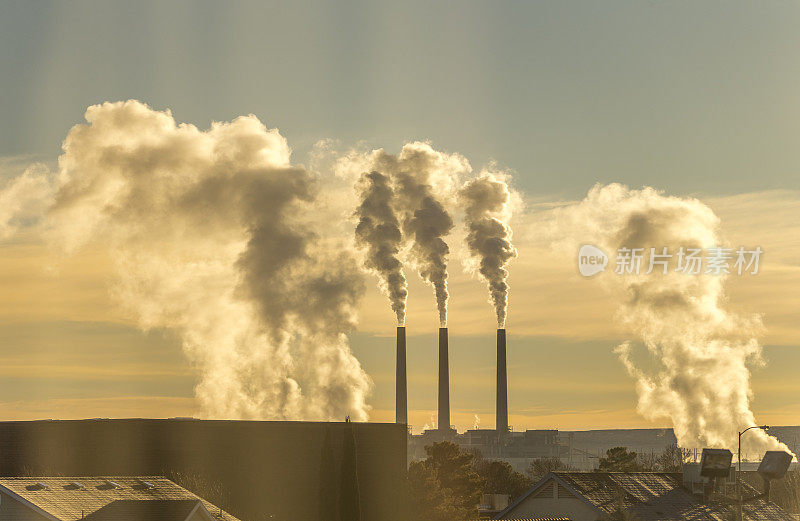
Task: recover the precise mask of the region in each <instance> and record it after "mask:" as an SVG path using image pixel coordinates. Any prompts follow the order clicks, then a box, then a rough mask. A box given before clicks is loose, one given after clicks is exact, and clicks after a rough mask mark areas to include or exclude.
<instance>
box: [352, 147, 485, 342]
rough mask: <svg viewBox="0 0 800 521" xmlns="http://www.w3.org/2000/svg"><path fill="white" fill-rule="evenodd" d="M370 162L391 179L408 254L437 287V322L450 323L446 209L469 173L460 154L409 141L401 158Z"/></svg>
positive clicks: (383, 156) (382, 156)
mask: <svg viewBox="0 0 800 521" xmlns="http://www.w3.org/2000/svg"><path fill="white" fill-rule="evenodd" d="M366 162H367V163H368V164H369V165H370V170H374V171H376V172H381V173H383V174H384V175H389V176H390V178H391V180H392V184H393V188H394V193H395V195H396V197H397V212H398V215H399V220H400V226H401V230H402V232H403V236H404V237H407V238H408V240H409V241H410V242H411V248H410V251H409V256H410V260H411V262H412V264H413V265H414V267H415V268H416V269H417V271H418V272H419V274H420V276H421V277H422V278H423V279H424V280H425V281H426V282H428V283H430V284H431V285H432V286H433V288H434V293H435V295H436V307H437V310H438V312H439V323H440V324H441V326H442V327H444V326H446V325H447V300H448V298H449V294H448V292H447V257H448V255H449V253H450V248H449V247H448V245H447V243H446V242H445V240H444V238H445V237H446V236H447V234H448V233H450V231H451V230H452V229H453V219H452V217H451V216H450V213H449V212H448V211H447V209H446V207H445V205H446V203H447V202H448V200H449V199H450V198H451V194H452V190H453V186H454V184H455V181H456V177H457V176H458V175H459V174H460V173H462V172H467V171H469V170H470V167H469V163H468V162H467V161H466V159H464V158H463V157H461V156H459V155H455V154H453V155H449V154H444V153H442V152H438V151H436V150H434V149H433V148H432V147H431V146H430V145H429V144H427V143H422V142H414V143H407V144H406V145H404V146H403V148H402V150H401V151H400V154H398V155H396V156H395V155H391V154H387V153H386V152H384V151H383V150H376V151H373V152H372V153H371V154H370V155H369V157H368V158H367V159H366Z"/></svg>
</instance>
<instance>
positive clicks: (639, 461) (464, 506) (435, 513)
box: [408, 441, 688, 521]
mask: <svg viewBox="0 0 800 521" xmlns="http://www.w3.org/2000/svg"><path fill="white" fill-rule="evenodd" d="M425 453H426V455H427V457H426V458H425V459H424V460H421V461H414V462H412V463H411V465H410V466H409V468H408V497H409V503H410V516H411V519H418V520H421V521H468V520H473V519H478V505H479V502H480V499H481V495H483V494H507V495H509V496H510V497H511V500H512V501H513V500H515V499H516V498H518V497H519V496H521V495H522V494H524V493H525V492H526V491H527V490H529V489H530V488H531V487H532V486H533V485H535V484H536V483H537V482H538V481H539V480H541V479H542V478H543V477H545V476H546V475H547V474H548V473H550V472H556V471H570V470H573V469H570V468H569V467H568V466H567V465H566V464H564V462H562V461H561V460H560V459H559V458H540V459H534V460H532V461H531V463H530V465H529V466H528V468H527V470H526V472H525V473H521V472H516V471H515V470H514V469H513V467H512V466H511V465H510V464H509V463H508V462H505V461H499V460H490V459H485V458H483V456H482V455H481V454H480V452H470V451H465V450H462V449H461V447H459V446H458V445H457V444H455V443H452V442H448V441H444V442H441V443H434V444H433V445H429V446H427V447H425ZM687 456H688V453H687V452H685V451H683V450H681V449H680V448H678V447H675V446H673V447H667V448H666V449H665V450H664V451H663V452H661V453H657V454H637V453H636V452H631V451H628V449H627V448H625V447H615V448H612V449H609V450H608V451H607V452H606V456H605V457H603V458H600V461H599V468H598V471H599V472H644V471H655V472H680V471H681V464H682V462H683V461H684V460H685V458H686V457H687Z"/></svg>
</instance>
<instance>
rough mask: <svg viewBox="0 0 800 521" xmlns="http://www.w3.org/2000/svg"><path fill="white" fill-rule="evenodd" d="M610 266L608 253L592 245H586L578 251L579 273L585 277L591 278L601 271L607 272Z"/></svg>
mask: <svg viewBox="0 0 800 521" xmlns="http://www.w3.org/2000/svg"><path fill="white" fill-rule="evenodd" d="M607 265H608V255H606V252H604V251H603V250H601V249H600V248H598V247H597V246H592V245H591V244H584V245H583V246H581V249H580V250H579V251H578V271H580V272H581V275H583V276H584V277H591V276H592V275H597V274H598V273H600V272H601V271H605V269H606V266H607Z"/></svg>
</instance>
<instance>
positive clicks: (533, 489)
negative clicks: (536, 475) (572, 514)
mask: <svg viewBox="0 0 800 521" xmlns="http://www.w3.org/2000/svg"><path fill="white" fill-rule="evenodd" d="M551 479H554V480H555V481H556V482H557V483H559V484H561V486H563V487H564V488H566V489H567V490H568V491H569V492H570V493H572V494H573V495H574V496H575V497H577V498H578V499H580V500H581V501H583V502H584V503H585V504H586V505H588V506H590V507H591V508H592V509H593V510H595V511H596V512H598V513H600V514H603V515H605V512H603V511H602V510H600V509H599V508H597V506H595V505H594V503H592V502H591V501H589V500H588V499H586V498H585V497H584V495H583V494H581V493H580V492H578V491H577V490H575V489H574V488H573V487H572V485H570V484H569V483H567V482H566V481H564V480H563V479H561V477H559V475H558V474H556V473H555V472H548V473H547V475H546V476H545V477H543V478H542V479H541V480H539V483H537V484H535V485H534V486H533V487H531V489H530V490H528V491H527V492H525V493H524V494H522V495H521V496H520V497H518V498H517V499H516V500H514V502H513V503H511V504H510V505H508V506H507V507H506V508H505V509H504V510H503V511H502V512H500V513H499V514H497V515H496V516H494V517H493V518H492V519H501V518H502V517H503V516H504V515H506V514H507V513H509V512H511V511H512V510H514V509H515V508H517V506H518V505H519V504H520V503H522V502H523V501H525V500H526V499H528V498H529V497H530V496H531V494H533V493H534V492H536V491H537V490H539V489H540V488H542V487H543V486H544V484H545V483H547V482H548V481H550V480H551Z"/></svg>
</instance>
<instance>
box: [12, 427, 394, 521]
mask: <svg viewBox="0 0 800 521" xmlns="http://www.w3.org/2000/svg"><path fill="white" fill-rule="evenodd" d="M350 428H354V429H355V433H356V436H355V437H356V446H357V450H356V452H357V462H358V463H357V468H358V475H359V484H360V492H361V508H362V513H363V518H364V519H365V520H368V521H396V520H399V519H403V512H404V506H405V505H404V501H403V499H404V498H403V496H402V494H401V493H399V492H398V491H401V490H403V480H404V476H405V468H406V465H405V463H406V430H405V426H403V425H396V424H371V423H347V424H345V423H313V422H257V421H218V420H193V419H171V420H143V419H133V420H74V421H58V420H56V421H49V420H48V421H35V422H4V423H0V454H1V455H2V457H0V475H4V476H24V475H37V474H38V475H47V474H50V475H54V474H55V475H75V476H81V475H84V476H92V475H115V474H116V475H168V474H169V473H171V472H180V473H184V474H188V475H192V476H194V477H195V479H196V481H199V482H204V483H206V484H207V485H210V486H212V488H213V487H214V486H217V485H219V487H218V488H220V489H221V490H222V495H223V496H224V497H225V500H224V501H220V503H222V504H221V505H220V506H223V507H227V508H226V510H228V511H229V512H230V513H231V514H233V515H235V516H237V517H239V518H241V519H243V520H245V521H261V520H262V519H273V520H274V521H278V520H282V519H287V520H288V519H291V520H293V521H294V520H299V521H323V520H322V519H321V518H320V506H319V504H320V489H321V486H320V485H321V482H322V480H323V479H325V480H327V481H328V485H329V487H328V490H331V487H332V490H334V491H338V489H339V483H338V477H339V474H338V471H339V470H338V466H339V465H340V463H341V460H342V444H343V436H344V433H345V432H346V429H350ZM326 431H328V432H329V433H330V444H329V448H328V450H327V451H326V452H327V461H328V462H329V463H328V465H327V470H323V469H322V467H323V465H322V461H323V443H324V440H325V437H326ZM189 488H191V487H189ZM334 493H335V492H334ZM205 496H206V497H205V499H208V500H209V501H212V502H216V501H217V498H212V497H207V495H205ZM331 504H335V501H334V502H333V503H331ZM333 514H334V515H335V512H334V513H333ZM270 515H271V516H274V517H272V518H269V516H270ZM333 519H335V517H333V516H326V518H325V519H324V521H331V520H333Z"/></svg>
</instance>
